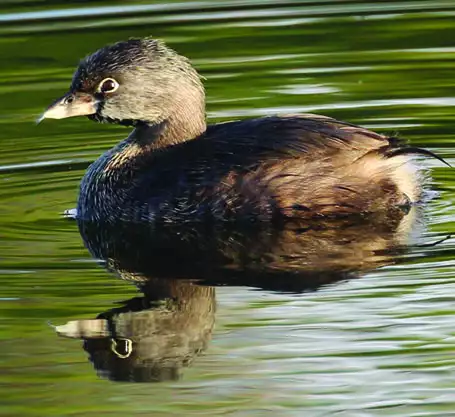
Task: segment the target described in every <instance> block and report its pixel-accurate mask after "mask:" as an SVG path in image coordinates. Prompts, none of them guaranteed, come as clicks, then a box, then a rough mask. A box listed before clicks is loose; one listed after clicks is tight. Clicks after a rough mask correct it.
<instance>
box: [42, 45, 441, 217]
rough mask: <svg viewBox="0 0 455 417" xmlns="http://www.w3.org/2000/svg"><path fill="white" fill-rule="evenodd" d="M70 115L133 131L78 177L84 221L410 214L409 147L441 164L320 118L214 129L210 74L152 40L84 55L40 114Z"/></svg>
mask: <svg viewBox="0 0 455 417" xmlns="http://www.w3.org/2000/svg"><path fill="white" fill-rule="evenodd" d="M73 116H87V117H88V118H89V119H91V120H94V121H97V122H101V123H112V124H120V125H124V126H129V127H130V128H132V131H131V133H130V134H129V136H128V137H127V138H126V139H124V140H122V141H121V142H120V143H118V144H117V145H116V146H114V147H113V148H111V149H109V150H107V151H106V152H105V153H104V154H102V155H101V156H100V157H99V158H98V159H97V160H96V161H95V162H93V163H92V164H91V165H90V166H89V168H88V169H87V171H86V173H85V175H84V177H83V178H82V181H81V185H80V191H79V197H78V203H77V217H78V218H79V219H83V220H87V221H102V222H108V223H109V222H116V221H131V222H148V223H150V222H152V223H155V222H161V223H163V224H166V223H173V224H191V223H192V222H197V223H200V222H208V223H218V222H220V223H237V222H245V223H254V224H262V223H264V222H265V223H270V222H277V223H280V222H285V221H287V220H299V221H301V220H303V221H313V220H317V219H321V218H323V219H330V218H341V217H347V216H351V217H352V216H361V217H366V216H368V215H371V214H377V213H378V212H393V211H394V210H409V207H411V206H413V205H415V204H417V203H419V201H420V200H421V198H422V192H423V191H422V190H423V186H422V175H421V169H420V168H419V167H417V166H416V163H415V161H414V158H413V155H414V154H424V155H429V156H433V157H436V158H437V159H440V160H442V158H440V157H439V156H437V155H435V154H433V153H432V152H430V151H429V150H425V149H420V148H416V147H412V146H407V145H406V143H404V142H403V141H402V140H401V139H399V138H397V137H388V136H385V135H382V134H379V133H375V132H372V131H370V130H368V129H365V128H362V127H360V126H356V125H354V124H351V123H348V122H343V121H339V120H336V119H333V118H331V117H327V116H322V115H316V114H282V115H272V116H264V117H259V118H254V119H245V120H236V121H229V122H222V123H215V124H209V125H207V123H206V114H205V90H204V86H203V83H202V77H201V76H200V75H199V74H198V72H197V71H196V69H195V68H194V67H193V66H192V64H191V63H190V61H189V59H187V58H186V57H184V56H182V55H179V54H178V53H177V52H175V51H174V50H173V49H171V48H170V47H168V46H167V45H166V44H165V43H164V42H163V41H161V40H157V39H154V38H150V37H147V38H131V39H128V40H126V41H120V42H116V43H113V44H109V45H106V46H104V47H102V48H100V49H98V50H97V51H96V52H94V53H92V54H90V55H88V56H87V57H85V58H84V59H82V60H81V61H80V63H79V66H78V67H77V69H76V71H75V72H74V75H73V78H72V82H71V85H70V88H69V91H68V92H67V93H66V94H64V95H63V96H62V97H60V98H58V99H57V100H55V101H54V102H53V103H52V104H51V105H50V106H49V107H48V108H47V109H46V110H45V111H44V113H43V114H42V116H41V117H40V118H39V121H41V120H43V119H62V118H67V117H73ZM443 162H445V161H443Z"/></svg>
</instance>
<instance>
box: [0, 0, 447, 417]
mask: <svg viewBox="0 0 455 417" xmlns="http://www.w3.org/2000/svg"><path fill="white" fill-rule="evenodd" d="M0 13H1V14H0V35H1V36H0V53H1V56H2V59H1V60H0V143H1V153H0V184H1V186H0V216H1V217H0V237H1V239H0V283H1V291H0V317H1V318H0V354H1V355H0V386H1V394H0V414H2V415H5V416H11V417H13V416H103V415H106V416H107V415H109V416H111V417H113V416H140V415H141V416H149V415H153V416H181V415H185V416H186V415H190V416H193V415H194V416H218V415H220V416H221V415H223V416H232V417H237V416H242V417H243V416H302V415H305V416H329V415H337V416H338V415H339V416H349V417H350V416H386V415H387V416H389V415H390V416H449V415H455V411H454V409H455V385H454V380H455V369H454V365H455V359H454V351H455V314H454V311H455V310H454V301H455V295H453V293H454V291H455V269H454V262H453V255H454V250H455V241H454V239H452V238H448V239H446V240H445V241H443V242H442V243H440V244H438V245H436V246H432V247H431V246H427V247H423V246H422V245H424V244H428V243H432V242H436V241H438V240H440V239H443V238H445V237H447V235H449V234H451V233H455V222H454V219H455V217H454V216H455V212H454V209H453V208H452V207H451V206H452V201H453V194H452V192H453V189H454V186H455V182H454V180H455V171H454V170H451V169H449V168H447V167H445V166H443V165H442V164H440V163H439V162H438V161H425V162H422V163H424V164H425V166H427V167H430V168H431V174H432V180H431V183H430V185H431V189H433V190H435V191H437V192H438V194H439V195H438V196H437V197H436V198H433V199H432V200H431V201H430V202H429V203H428V204H427V207H426V208H425V213H424V219H423V221H422V222H421V223H422V224H421V225H419V227H418V229H419V231H420V232H419V233H418V234H419V236H418V238H417V240H418V243H419V245H420V246H414V247H413V248H411V250H410V252H409V253H407V254H405V255H404V257H403V256H402V257H401V259H400V261H399V262H392V261H388V262H378V263H376V264H375V266H377V267H378V268H377V269H374V267H372V266H370V267H369V268H365V269H366V270H369V272H367V271H365V272H363V273H361V274H360V277H359V278H361V279H351V280H344V281H342V282H339V283H337V284H335V285H328V286H324V287H322V288H320V289H319V291H316V292H305V293H292V292H291V293H289V292H281V291H272V290H269V289H264V288H260V289H258V288H252V287H248V286H240V283H239V282H237V283H236V286H232V285H226V286H221V287H217V288H216V290H215V291H216V304H217V307H216V312H214V310H213V305H212V301H213V300H211V299H210V297H215V295H214V294H212V293H207V294H208V295H207V294H205V293H204V295H203V297H202V298H203V299H204V300H209V301H206V302H207V304H203V303H201V304H200V308H201V309H203V307H204V305H205V306H207V311H209V312H210V313H206V317H207V318H208V320H209V322H207V323H205V324H204V326H207V329H209V330H208V333H210V336H209V337H208V339H209V340H207V341H206V346H205V347H204V348H203V349H202V351H201V352H199V353H198V354H197V355H195V357H194V358H193V359H192V361H191V364H190V366H188V367H186V366H185V367H184V368H183V369H182V370H181V371H182V378H181V379H179V380H171V381H164V382H160V383H143V384H139V383H133V382H129V383H125V382H113V381H110V380H108V379H106V378H103V377H102V376H99V375H97V372H96V371H95V370H94V367H93V365H92V364H91V363H90V362H89V361H88V354H87V352H86V351H84V350H83V348H82V342H81V341H80V340H75V339H68V338H62V337H58V336H57V335H56V334H55V331H54V329H53V328H52V327H50V326H49V325H48V321H50V322H52V323H53V324H57V325H61V324H64V323H66V322H68V321H72V320H89V319H93V318H95V317H96V316H97V315H98V314H100V313H103V312H106V311H109V310H111V309H113V308H116V307H119V306H120V305H121V304H118V303H119V302H124V301H125V300H128V299H132V298H134V297H139V296H140V294H139V293H138V292H137V290H136V288H135V287H134V286H133V285H131V284H128V283H125V282H124V281H121V280H118V279H116V278H115V277H114V276H113V275H112V274H110V273H109V272H107V271H106V270H105V269H104V268H103V267H102V266H100V265H99V264H98V263H97V262H96V261H94V260H93V258H92V257H91V256H90V254H89V252H88V251H87V249H86V248H85V247H84V245H83V243H82V240H81V237H80V234H79V232H78V228H77V225H76V224H75V223H74V222H71V221H69V220H67V219H63V218H62V217H61V213H62V212H63V211H64V210H66V209H68V208H72V207H74V206H75V200H76V195H77V190H78V183H79V180H80V178H81V176H82V175H83V172H84V170H85V169H86V167H87V166H88V164H89V163H90V162H91V161H93V160H94V159H95V158H96V157H97V156H98V155H99V154H100V153H101V152H102V151H104V150H105V149H107V148H109V147H110V146H112V145H113V144H114V143H116V142H117V141H118V140H120V139H121V138H123V137H125V136H126V135H127V132H128V131H127V130H126V129H125V128H121V127H115V126H106V125H96V124H94V123H93V122H90V121H88V120H82V119H68V120H64V121H59V122H53V121H49V122H46V123H43V124H41V125H39V126H35V124H34V120H35V118H36V117H37V116H38V115H39V114H40V112H41V111H42V110H43V108H45V107H46V106H47V105H48V104H49V103H50V102H51V101H52V100H53V99H54V98H55V97H57V96H59V95H60V94H61V93H63V92H64V91H65V89H66V88H67V86H68V85H69V82H70V78H71V74H72V71H73V69H74V67H75V65H76V64H77V62H78V60H79V59H80V58H81V57H83V56H85V55H86V54H87V53H89V52H92V51H93V50H95V49H97V48H98V47H100V46H102V45H104V44H105V43H107V42H112V41H116V40H120V39H125V38H128V37H131V36H145V35H153V36H155V37H158V38H162V39H164V40H166V41H167V43H168V44H169V45H171V46H172V47H173V48H174V49H176V50H178V51H179V52H180V53H182V54H184V55H187V56H188V57H190V58H191V60H192V62H193V63H194V65H195V66H196V67H197V69H198V70H199V71H200V73H201V74H202V75H204V76H205V77H206V81H205V85H206V88H207V111H208V118H209V121H210V122H217V121H223V120H230V119H237V118H243V117H250V116H259V115H265V114H275V113H293V112H316V113H321V114H326V115H329V116H333V117H336V118H339V119H342V120H347V121H350V122H353V123H358V124H361V125H363V126H367V127H370V128H374V129H375V130H377V131H380V132H385V133H388V134H396V133H397V132H399V134H400V135H401V136H404V137H406V138H408V139H409V141H410V142H411V143H412V144H413V145H415V146H422V147H426V148H428V149H430V150H432V151H435V152H437V153H438V154H439V155H441V156H443V157H445V158H446V159H447V160H448V161H449V162H451V163H452V164H453V165H455V158H454V154H455V147H454V146H453V145H452V141H453V138H454V137H455V136H454V135H455V126H454V122H455V116H454V109H453V107H454V105H455V95H454V91H455V81H454V68H455V54H454V52H455V38H454V33H455V23H454V22H455V3H454V2H453V0H450V1H449V0H446V1H443V0H432V1H425V0H421V1H417V0H416V1H399V2H398V1H380V2H372V1H371V2H365V1H354V0H352V1H344V0H339V1H336V0H323V1H298V0H294V1H293V0H288V1H286V0H284V1H267V0H265V1H254V0H226V1H211V2H209V1H198V2H196V1H195V2H193V1H186V2H177V1H170V2H163V3H159V2H137V1H132V2H126V1H115V2H98V1H93V2H88V1H75V0H73V1H58V0H54V1H48V2H43V1H38V0H28V1H25V0H23V1H21V0H5V1H3V2H1V4H0ZM416 229H417V227H416ZM385 264H388V265H385ZM259 287H260V285H259ZM209 295H210V297H209ZM207 297H209V298H207ZM213 302H214V301H213ZM212 319H213V321H214V322H215V324H214V327H213V329H212V325H213V322H212V321H210V320H212ZM201 325H202V324H201Z"/></svg>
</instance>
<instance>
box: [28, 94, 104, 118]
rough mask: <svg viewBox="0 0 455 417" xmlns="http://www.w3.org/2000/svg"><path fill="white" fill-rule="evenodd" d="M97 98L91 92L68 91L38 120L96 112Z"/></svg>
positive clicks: (86, 114)
mask: <svg viewBox="0 0 455 417" xmlns="http://www.w3.org/2000/svg"><path fill="white" fill-rule="evenodd" d="M96 111H97V100H96V99H95V97H93V96H92V95H91V94H86V93H67V94H65V95H64V96H63V97H60V98H58V99H57V100H55V101H54V102H53V103H52V104H51V105H50V106H49V107H48V108H47V109H46V110H45V112H44V113H43V114H42V115H41V116H40V117H39V118H38V119H37V120H36V122H37V123H40V122H41V121H43V120H44V119H65V118H67V117H74V116H89V115H91V114H94V113H96Z"/></svg>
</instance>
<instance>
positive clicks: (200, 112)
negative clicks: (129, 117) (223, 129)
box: [127, 103, 207, 151]
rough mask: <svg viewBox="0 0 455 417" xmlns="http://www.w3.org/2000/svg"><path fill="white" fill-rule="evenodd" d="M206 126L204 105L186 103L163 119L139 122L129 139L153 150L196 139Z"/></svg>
mask: <svg viewBox="0 0 455 417" xmlns="http://www.w3.org/2000/svg"><path fill="white" fill-rule="evenodd" d="M206 128H207V125H206V122H205V109H204V105H203V104H202V103H201V104H199V103H192V104H190V103H185V105H184V106H177V108H176V109H175V110H174V111H173V112H172V113H171V115H170V116H169V117H167V118H165V119H164V120H163V121H160V122H158V123H157V122H150V123H149V122H139V123H137V124H136V126H135V129H134V130H133V132H131V134H130V136H129V137H128V139H127V140H128V141H129V142H131V143H134V144H135V145H140V146H144V147H146V148H148V149H149V150H152V151H153V150H158V149H162V148H165V147H167V146H172V145H177V144H179V143H182V142H186V141H189V140H191V139H194V138H196V137H198V136H200V135H201V134H202V133H204V132H205V130H206Z"/></svg>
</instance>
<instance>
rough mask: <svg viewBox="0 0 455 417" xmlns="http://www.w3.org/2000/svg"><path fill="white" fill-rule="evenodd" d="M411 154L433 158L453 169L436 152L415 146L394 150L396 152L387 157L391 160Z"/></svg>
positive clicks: (388, 154)
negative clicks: (394, 157)
mask: <svg viewBox="0 0 455 417" xmlns="http://www.w3.org/2000/svg"><path fill="white" fill-rule="evenodd" d="M409 154H418V155H425V156H431V157H432V158H435V159H437V160H438V161H441V162H442V163H443V164H445V165H447V166H448V167H449V168H452V165H450V164H449V163H448V162H447V161H446V160H445V159H444V158H442V157H441V156H439V155H436V154H435V153H434V152H431V151H429V150H427V149H422V148H417V147H415V146H406V147H403V148H398V149H394V150H392V151H390V152H388V153H387V156H388V157H390V158H391V157H393V156H398V155H409Z"/></svg>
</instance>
